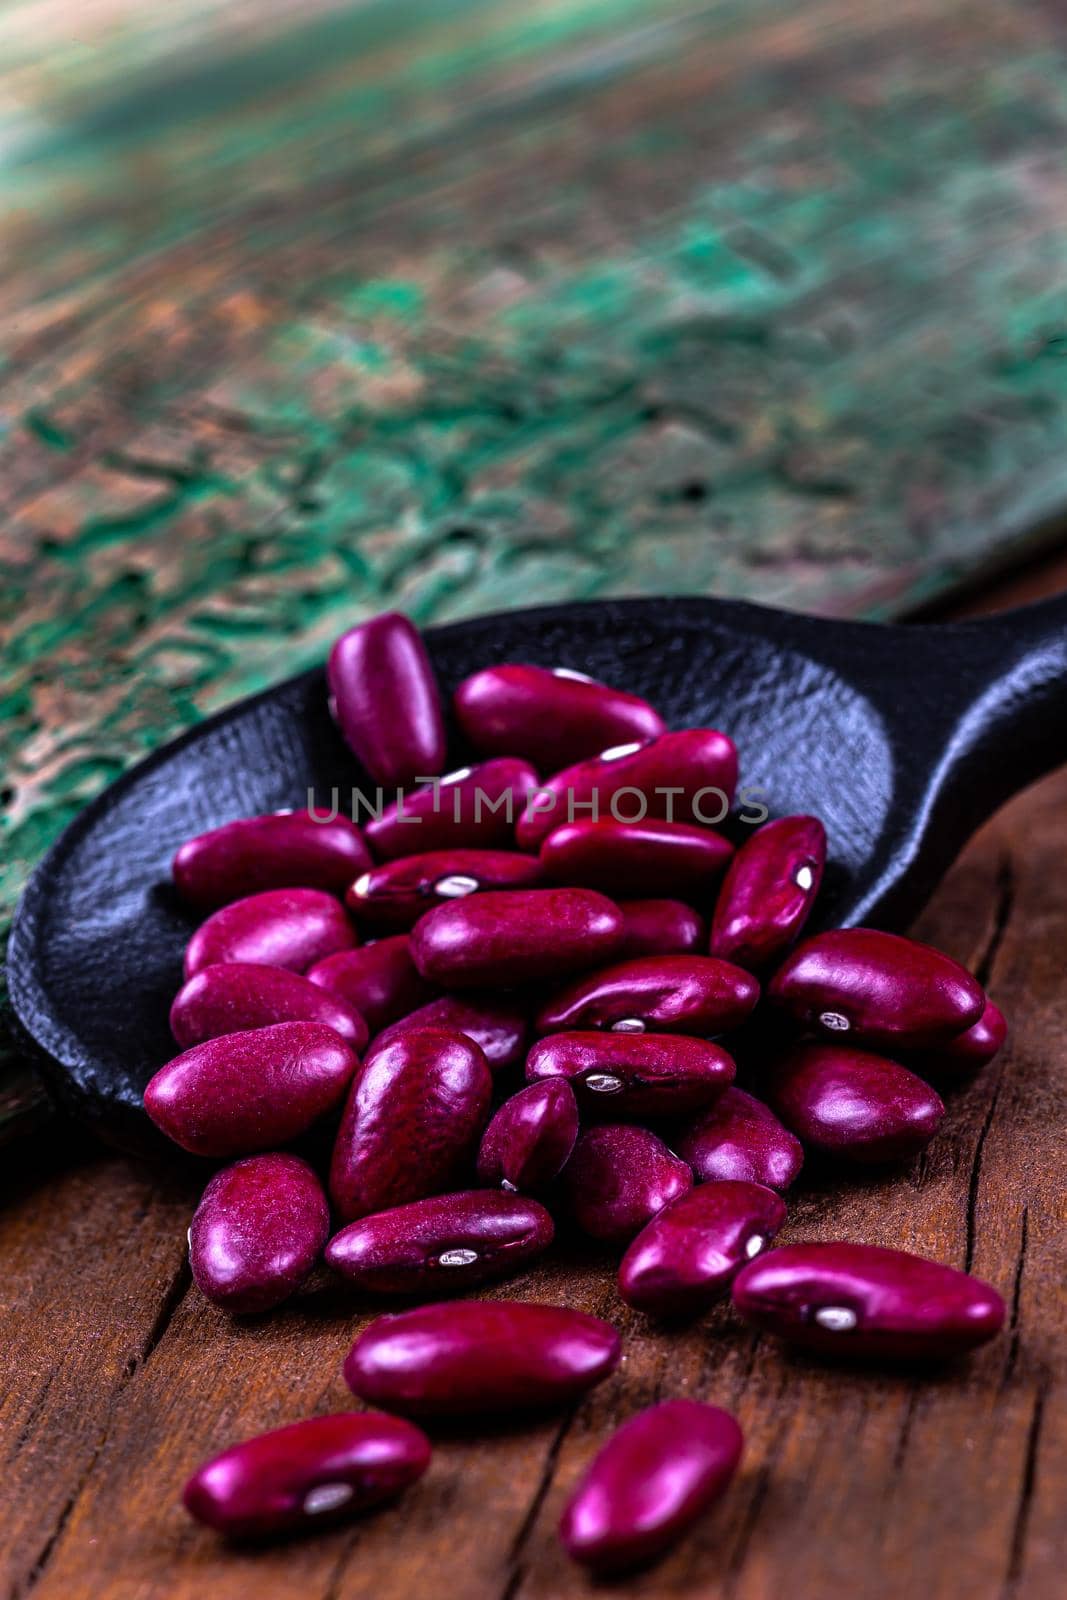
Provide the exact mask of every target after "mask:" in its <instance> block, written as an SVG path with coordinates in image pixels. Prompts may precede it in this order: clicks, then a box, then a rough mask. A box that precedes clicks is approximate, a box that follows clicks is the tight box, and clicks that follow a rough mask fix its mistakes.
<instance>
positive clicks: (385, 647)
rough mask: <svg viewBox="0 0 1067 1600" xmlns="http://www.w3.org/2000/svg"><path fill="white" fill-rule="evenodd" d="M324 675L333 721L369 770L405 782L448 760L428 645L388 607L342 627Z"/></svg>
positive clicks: (437, 768)
mask: <svg viewBox="0 0 1067 1600" xmlns="http://www.w3.org/2000/svg"><path fill="white" fill-rule="evenodd" d="M326 676H327V680H328V682H329V686H330V697H331V708H332V710H333V712H334V715H335V717H336V718H337V723H338V726H339V727H340V729H341V732H342V733H343V734H344V737H345V739H346V740H347V742H348V744H349V745H350V746H351V748H352V750H354V751H355V754H356V755H357V756H358V757H359V759H360V761H362V763H363V765H364V766H365V767H366V769H367V771H368V772H369V773H370V775H371V777H372V778H374V779H375V780H376V782H378V783H383V784H410V783H415V782H416V781H418V780H420V779H422V780H425V779H427V778H432V777H435V776H436V775H437V774H438V773H439V772H440V771H441V770H442V768H443V767H444V764H445V730H444V722H443V720H442V716H441V703H440V699H439V697H438V693H437V683H436V680H435V678H434V675H433V668H432V667H431V665H430V658H429V656H428V655H427V654H426V646H425V645H424V644H423V642H422V639H421V637H420V636H419V634H418V632H417V631H416V629H415V628H414V627H413V626H412V624H411V623H410V622H409V621H408V619H407V617H404V616H401V615H400V613H399V612H396V611H388V612H385V613H384V614H383V615H382V616H380V617H372V618H371V620H370V621H369V622H363V623H361V624H360V625H359V627H357V628H350V629H349V630H348V632H347V633H343V634H342V635H341V637H340V638H339V639H338V640H337V642H336V644H335V645H334V647H333V649H332V650H331V651H330V659H329V663H328V664H327V667H326Z"/></svg>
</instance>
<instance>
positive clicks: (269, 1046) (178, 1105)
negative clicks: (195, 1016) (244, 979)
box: [144, 1022, 357, 1160]
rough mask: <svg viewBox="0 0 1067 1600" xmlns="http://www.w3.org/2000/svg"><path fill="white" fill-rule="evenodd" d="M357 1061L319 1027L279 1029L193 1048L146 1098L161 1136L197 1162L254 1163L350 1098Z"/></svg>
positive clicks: (163, 1071) (158, 1078)
mask: <svg viewBox="0 0 1067 1600" xmlns="http://www.w3.org/2000/svg"><path fill="white" fill-rule="evenodd" d="M356 1064H357V1062H356V1057H355V1055H354V1054H353V1052H352V1051H351V1050H350V1049H349V1047H348V1045H347V1044H345V1042H344V1040H343V1039H342V1038H341V1036H340V1035H339V1034H337V1033H335V1032H334V1030H333V1029H332V1028H327V1027H324V1026H323V1024H322V1023H320V1022H279V1023H276V1024H275V1025H274V1026H273V1027H270V1028H257V1029H256V1030H255V1031H253V1032H249V1033H228V1034H223V1035H222V1036H221V1037H220V1038H218V1039H209V1040H207V1042H206V1043H204V1044H197V1045H194V1046H193V1048H192V1049H191V1050H186V1051H184V1052H183V1053H182V1054H181V1055H180V1056H176V1057H175V1058H174V1060H173V1061H169V1062H168V1063H167V1065H166V1066H165V1067H161V1068H160V1069H159V1071H158V1072H157V1073H156V1074H155V1076H154V1077H153V1078H152V1079H151V1080H150V1082H149V1084H148V1087H147V1088H146V1089H145V1092H144V1106H145V1110H146V1111H147V1112H148V1115H149V1116H150V1117H151V1119H152V1121H153V1122H154V1123H155V1124H156V1127H157V1128H160V1129H162V1131H163V1132H164V1133H165V1134H166V1135H167V1137H168V1138H170V1139H173V1140H174V1143H175V1144H179V1145H181V1147H182V1149H183V1150H189V1151H191V1152H192V1153H193V1154H194V1155H198V1156H216V1157H218V1158H219V1159H223V1160H224V1159H225V1158H227V1157H228V1156H243V1155H251V1154H252V1153H253V1152H255V1151H258V1150H272V1149H274V1148H276V1147H277V1146H278V1145H284V1144H288V1143H289V1142H290V1141H291V1140H293V1139H295V1138H297V1137H298V1136H299V1135H300V1134H302V1133H304V1132H306V1130H307V1129H308V1128H309V1127H311V1125H312V1123H313V1122H316V1121H317V1120H318V1118H319V1117H321V1116H323V1115H324V1114H325V1113H326V1112H327V1111H331V1110H332V1109H333V1107H334V1106H336V1105H337V1104H338V1103H339V1101H340V1100H341V1098H342V1096H343V1095H344V1092H345V1089H346V1088H347V1087H348V1082H349V1079H350V1078H351V1076H352V1074H353V1072H354V1071H355V1068H356Z"/></svg>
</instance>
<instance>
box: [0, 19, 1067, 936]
mask: <svg viewBox="0 0 1067 1600" xmlns="http://www.w3.org/2000/svg"><path fill="white" fill-rule="evenodd" d="M0 39H2V62H0V153H2V162H3V166H2V172H0V197H2V210H0V339H2V350H0V506H2V519H0V563H2V565H0V577H2V584H0V605H2V607H3V611H4V613H5V616H4V619H3V621H4V627H5V633H6V636H5V643H4V649H5V664H6V667H7V671H6V674H5V682H6V688H5V692H4V712H5V716H4V723H3V736H2V737H3V747H2V750H0V754H2V758H3V769H4V777H3V784H4V788H3V802H4V808H5V817H6V824H7V828H8V839H7V842H6V848H5V856H6V880H5V884H4V887H3V890H2V895H3V900H2V904H0V912H3V911H5V910H7V909H9V908H10V905H11V904H12V902H13V898H14V895H15V893H16V892H17V889H18V887H19V886H20V884H21V882H22V881H23V880H24V877H25V872H26V870H27V867H28V864H29V863H30V862H32V860H33V859H34V858H36V856H37V855H38V854H39V852H40V850H41V849H42V848H43V847H44V846H45V845H46V844H47V842H48V841H49V840H50V839H51V838H52V837H54V835H55V833H56V832H57V831H58V829H59V827H60V826H61V825H62V823H64V822H65V821H66V820H68V818H69V817H70V816H71V815H72V814H73V813H74V812H75V811H76V810H77V809H78V808H79V807H80V806H81V804H82V803H83V802H84V800H85V799H86V798H87V797H88V796H89V795H91V794H92V793H95V792H96V791H97V790H98V789H99V788H100V787H101V786H102V785H103V784H104V783H105V782H107V781H108V780H109V779H110V778H112V777H113V776H114V775H115V774H117V773H118V772H119V771H120V770H122V768H123V767H125V766H126V765H128V764H129V763H130V761H131V760H133V759H134V758H136V757H137V756H138V755H140V754H142V753H143V752H144V751H145V750H147V749H148V748H150V747H151V746H152V745H154V744H157V743H159V742H160V741H161V740H162V739H163V738H165V737H167V736H169V735H170V734H172V733H174V732H175V731H176V730H177V729H178V728H180V727H181V726H183V725H185V724H187V723H189V722H190V721H192V720H193V719H195V717H197V716H198V715H200V714H202V713H203V712H204V711H206V710H208V709H210V708H213V707H215V706H217V705H219V704H220V703H222V702H224V701H226V700H229V699H232V698H233V697H235V696H237V695H240V694H243V693H245V692H247V691H249V690H251V689H254V688H256V687H259V686H261V685H262V684H264V683H265V682H268V681H270V680H272V679H275V678H277V677H279V676H281V675H282V674H284V673H286V672H288V671H291V670H294V669H296V668H299V667H301V666H303V665H305V664H307V663H309V662H311V661H313V660H316V659H318V658H320V657H321V656H322V655H323V653H324V651H325V649H326V646H327V642H328V640H329V639H330V637H331V635H332V634H333V633H335V632H336V631H337V630H338V629H339V628H340V627H341V626H342V625H344V624H346V623H348V622H350V621H352V620H354V619H355V618H357V617H358V616H360V615H363V614H366V613H368V612H371V611H374V610H377V609H380V608H382V607H386V606H400V607H404V608H406V609H408V610H410V611H411V612H412V613H413V614H414V615H415V616H416V617H417V618H419V619H420V620H426V619H430V618H441V617H449V616H455V615H458V614H462V613H473V612H479V611H486V610H492V609H496V608H500V607H505V606H512V605H520V604H524V603H528V602H530V601H548V600H554V599H560V598H567V597H586V596H596V595H602V594H609V593H630V594H640V593H657V592H663V591H672V590H673V591H681V590H691V591H698V592H716V593H720V594H730V595H748V596H752V597H754V598H757V599H762V600H767V601H774V602H781V603H784V604H787V605H793V606H798V607H805V608H809V609H813V610H820V611H825V612H828V613H850V614H860V615H868V616H879V615H887V614H890V613H901V612H903V611H907V610H909V609H911V608H914V607H915V606H917V605H919V604H921V603H925V602H927V601H929V600H931V599H932V598H934V597H935V596H937V595H938V594H941V593H943V592H944V591H946V590H947V589H949V588H951V587H952V586H954V585H956V584H958V583H959V581H960V580H961V579H962V578H964V577H967V576H970V575H972V574H974V573H975V572H978V571H981V570H986V569H988V568H989V567H991V566H994V565H1004V564H1005V563H1006V562H1009V561H1013V560H1015V559H1016V558H1018V557H1019V555H1020V554H1021V553H1023V552H1024V551H1026V550H1028V549H1030V548H1031V547H1033V545H1034V544H1035V542H1037V541H1040V540H1041V539H1043V538H1046V537H1048V536H1049V534H1050V532H1052V531H1055V530H1056V528H1057V526H1058V519H1059V517H1060V513H1061V511H1062V508H1063V506H1064V504H1065V502H1067V407H1065V405H1064V400H1065V398H1067V318H1065V306H1064V300H1063V286H1064V283H1065V282H1067V227H1065V223H1067V166H1065V165H1064V162H1063V151H1064V148H1065V145H1067V13H1065V12H1064V10H1063V8H1062V7H1061V6H1058V5H1056V4H1053V3H1051V0H1050V3H1046V4H1040V3H1038V0H1033V3H1028V4H1020V5H1016V6H1013V7H1010V8H1009V7H1004V6H1003V5H1001V4H1000V3H998V0H897V3H895V4H894V5H892V6H886V5H883V4H877V5H876V4H874V3H873V0H866V3H859V4H858V3H857V0H807V3H804V4H798V3H797V0H719V3H716V4H705V5H699V4H694V3H692V0H690V3H688V4H686V3H682V0H599V3H595V0H587V3H584V4H582V3H578V0H539V3H538V4H537V5H534V6H531V5H529V4H527V3H519V0H466V3H452V4H449V3H443V0H389V3H372V0H365V3H362V4H351V3H350V4H347V5H338V4H331V3H328V0H311V3H308V0H302V3H301V4H299V5H297V4H293V3H282V0H231V3H229V4H220V3H215V4H212V3H209V0H198V3H185V4H182V5H181V6H168V7H162V8H160V7H144V6H134V5H133V4H131V3H128V0H77V3H74V0H4V3H2V4H0Z"/></svg>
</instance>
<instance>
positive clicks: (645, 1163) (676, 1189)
mask: <svg viewBox="0 0 1067 1600" xmlns="http://www.w3.org/2000/svg"><path fill="white" fill-rule="evenodd" d="M562 1182H563V1187H564V1190H565V1193H566V1198H567V1204H568V1206H569V1209H570V1212H571V1215H572V1216H573V1218H574V1220H575V1222H576V1223H577V1224H578V1226H579V1228H581V1230H582V1232H583V1233H587V1234H589V1235H590V1237H591V1238H593V1239H606V1240H611V1241H614V1242H621V1241H623V1240H628V1239H632V1238H633V1236H634V1234H636V1233H638V1232H640V1230H641V1229H642V1228H643V1227H644V1226H645V1223H646V1222H648V1221H650V1219H651V1218H652V1217H654V1216H655V1215H656V1212H657V1211H662V1209H663V1207H664V1206H667V1205H670V1203H671V1201H672V1200H677V1199H679V1198H680V1197H681V1196H682V1195H683V1194H685V1193H686V1191H687V1190H688V1189H690V1188H691V1187H692V1184H693V1174H692V1172H691V1171H690V1170H689V1167H688V1166H687V1165H686V1163H685V1162H684V1161H682V1160H681V1159H680V1158H679V1157H678V1156H676V1155H675V1154H674V1152H673V1151H672V1150H668V1148H667V1146H666V1145H665V1144H664V1143H663V1140H662V1139H658V1138H657V1137H656V1135H655V1134H654V1133H650V1132H649V1130H648V1129H647V1128H639V1127H637V1126H635V1125H634V1124H632V1123H628V1122H619V1123H604V1124H603V1125H601V1126H599V1127H594V1128H588V1129H586V1131H585V1132H584V1133H582V1134H580V1135H579V1138H578V1143H577V1144H576V1145H575V1147H574V1154H573V1155H572V1156H571V1158H570V1160H569V1161H568V1163H567V1165H566V1167H565V1168H564V1170H563V1179H562Z"/></svg>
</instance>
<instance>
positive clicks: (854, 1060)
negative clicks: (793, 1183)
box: [767, 1044, 945, 1165]
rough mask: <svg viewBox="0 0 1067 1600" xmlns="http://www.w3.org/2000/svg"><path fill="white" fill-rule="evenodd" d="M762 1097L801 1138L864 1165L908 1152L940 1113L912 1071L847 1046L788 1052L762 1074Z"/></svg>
mask: <svg viewBox="0 0 1067 1600" xmlns="http://www.w3.org/2000/svg"><path fill="white" fill-rule="evenodd" d="M767 1098H768V1100H769V1101H770V1103H771V1105H772V1106H773V1108H774V1110H775V1111H776V1112H777V1113H778V1115H779V1116H780V1117H781V1119H782V1121H783V1122H784V1123H785V1125H786V1127H787V1128H789V1129H791V1130H792V1132H793V1133H795V1134H796V1135H797V1137H798V1138H799V1139H801V1140H802V1141H803V1142H804V1144H806V1145H809V1146H810V1147H811V1148H812V1149H813V1150H819V1151H822V1152H823V1153H824V1154H825V1155H831V1156H836V1157H838V1158H840V1159H841V1160H843V1161H855V1162H861V1163H863V1164H865V1165H866V1164H868V1163H877V1162H880V1161H898V1160H903V1159H905V1158H906V1157H908V1156H913V1155H915V1154H916V1153H917V1152H918V1151H920V1150H922V1149H923V1148H924V1146H926V1145H927V1144H929V1142H930V1140H931V1139H932V1138H933V1136H934V1134H935V1133H936V1132H937V1130H938V1128H939V1127H940V1126H941V1122H942V1119H943V1118H944V1115H945V1107H944V1105H943V1104H942V1102H941V1100H940V1099H939V1097H938V1096H937V1095H936V1094H935V1093H934V1091H933V1090H932V1089H931V1088H930V1085H929V1084H928V1083H924V1082H923V1080H922V1079H921V1078H917V1077H916V1076H915V1074H914V1072H909V1071H908V1069H907V1068H906V1067H901V1066H898V1064H897V1063H896V1062H895V1061H887V1060H886V1059H885V1057H884V1056H875V1055H869V1054H868V1053H867V1052H865V1051H862V1050H853V1049H851V1048H850V1047H849V1046H847V1045H833V1044H810V1045H802V1046H800V1048H799V1049H796V1050H794V1051H792V1052H791V1053H790V1054H789V1055H788V1056H787V1057H786V1058H785V1059H784V1060H783V1061H781V1062H779V1063H778V1065H777V1066H776V1067H775V1068H774V1069H773V1071H772V1072H771V1073H770V1075H769V1078H768V1081H767Z"/></svg>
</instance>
